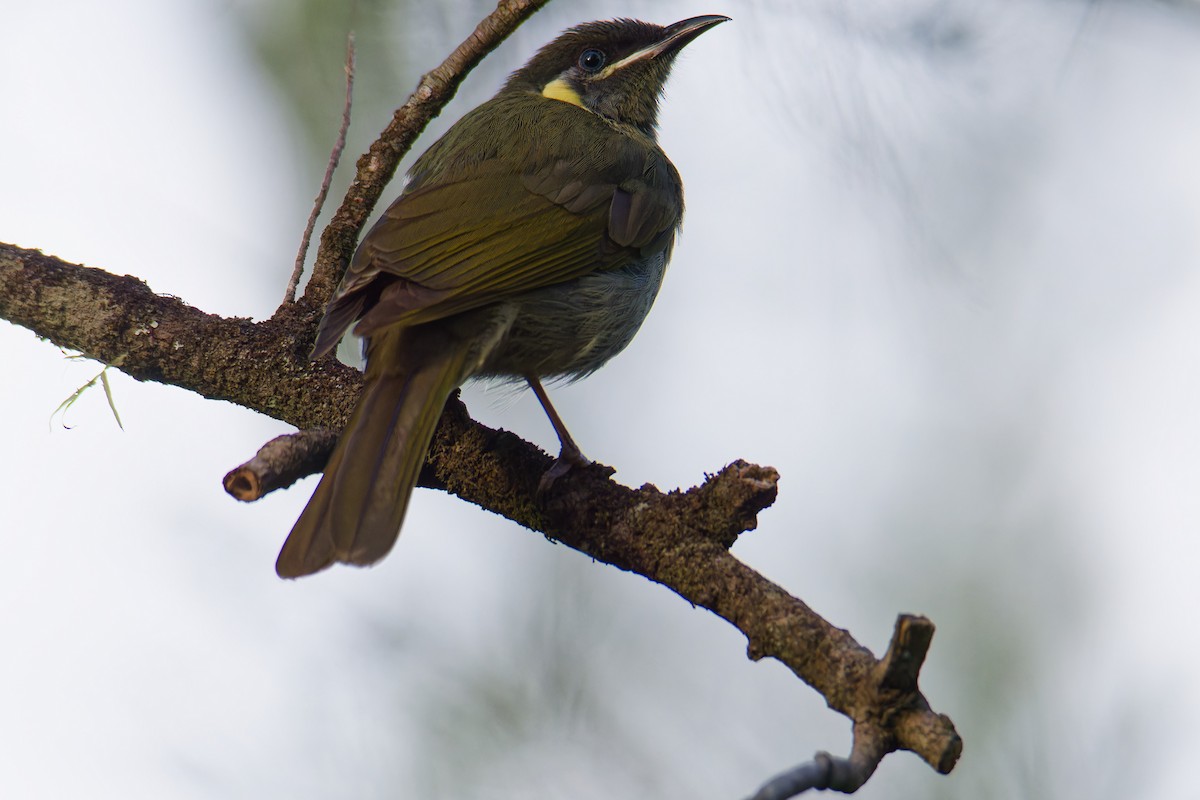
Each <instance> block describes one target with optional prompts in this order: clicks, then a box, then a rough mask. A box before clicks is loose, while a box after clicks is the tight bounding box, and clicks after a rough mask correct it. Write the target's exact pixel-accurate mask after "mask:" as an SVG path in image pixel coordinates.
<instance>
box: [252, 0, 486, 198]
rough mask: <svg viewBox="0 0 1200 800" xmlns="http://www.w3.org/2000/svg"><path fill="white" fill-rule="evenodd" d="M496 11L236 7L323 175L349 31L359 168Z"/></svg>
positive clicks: (299, 1) (390, 5)
mask: <svg viewBox="0 0 1200 800" xmlns="http://www.w3.org/2000/svg"><path fill="white" fill-rule="evenodd" d="M492 6H493V4H492V3H490V2H488V1H487V0H446V1H444V2H437V3H408V2H400V1H399V0H235V2H234V3H233V6H232V8H233V10H234V12H235V14H234V16H235V18H236V19H237V21H238V24H239V25H240V28H241V31H242V33H243V35H244V36H245V38H246V45H247V49H248V50H249V51H250V52H252V53H253V54H254V55H255V56H256V57H257V58H258V59H259V61H260V62H261V64H262V67H263V70H264V72H265V73H266V74H267V75H268V76H269V77H270V78H271V79H272V80H273V81H274V83H275V85H276V86H277V87H278V91H279V94H280V96H281V97H282V98H283V99H284V100H285V102H286V104H287V105H288V107H289V108H290V109H291V111H292V113H293V114H294V116H295V119H296V123H297V126H298V128H299V130H300V132H301V133H302V135H303V140H304V142H305V143H306V145H307V147H308V148H309V150H310V151H311V154H312V157H313V159H314V160H315V164H316V166H315V167H314V172H315V173H316V174H319V173H320V169H321V168H322V167H323V166H324V163H325V160H326V159H327V158H328V154H329V148H330V146H331V145H332V143H333V140H334V137H335V135H336V133H337V128H338V124H339V121H340V119H341V112H342V103H343V100H344V97H345V73H344V65H345V59H346V36H347V33H348V32H349V31H351V30H353V31H354V36H355V50H356V60H357V65H358V66H357V70H356V72H355V78H354V81H355V83H354V115H353V122H352V137H351V143H350V144H349V145H348V147H347V152H346V157H347V158H350V159H353V158H355V157H357V155H358V154H359V153H360V152H362V151H363V150H365V147H366V144H367V143H369V142H371V141H373V140H374V138H375V136H376V135H378V133H379V130H380V129H382V127H383V124H384V121H386V119H387V117H388V116H389V115H390V112H391V111H392V110H393V109H395V108H396V107H397V106H399V105H400V104H402V103H403V102H404V101H405V100H406V99H407V97H408V93H409V92H410V91H411V90H412V88H413V87H415V85H416V82H417V79H418V77H419V76H420V75H421V74H422V73H423V72H425V71H427V70H428V69H430V68H431V67H433V66H435V65H436V64H437V63H438V62H439V61H440V60H441V59H442V58H444V57H445V55H446V53H447V52H449V50H448V46H450V45H451V44H454V43H457V42H458V41H460V40H461V39H462V38H463V37H465V35H466V34H467V33H469V32H470V30H471V28H472V27H473V26H474V21H475V20H477V19H478V18H481V17H482V16H483V15H484V14H485V13H486V12H487V11H488V10H490V9H491V7H492ZM376 120H381V121H380V122H379V123H378V124H374V121H376ZM368 122H371V123H372V125H368V124H367V123H368ZM359 145H361V146H359Z"/></svg>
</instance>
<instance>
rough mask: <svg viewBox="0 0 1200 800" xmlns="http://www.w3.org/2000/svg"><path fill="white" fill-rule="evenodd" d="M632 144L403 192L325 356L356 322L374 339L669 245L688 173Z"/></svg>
mask: <svg viewBox="0 0 1200 800" xmlns="http://www.w3.org/2000/svg"><path fill="white" fill-rule="evenodd" d="M571 110H572V111H576V109H571ZM627 138H628V137H625V136H612V137H608V141H606V142H603V144H605V145H606V146H605V147H600V148H597V147H596V146H595V145H596V144H597V143H596V142H593V143H592V145H593V146H592V148H585V149H584V150H583V155H582V156H581V157H578V158H571V159H563V158H554V159H551V158H540V159H539V158H536V156H535V157H531V158H528V159H526V161H525V166H526V168H525V169H514V167H513V165H512V164H511V163H510V162H509V161H507V160H505V159H500V158H495V159H491V160H487V161H482V162H480V163H477V164H475V165H473V168H472V169H470V170H461V171H456V172H457V174H456V175H455V176H454V177H453V178H450V179H444V180H442V181H437V182H432V183H426V184H424V185H422V186H420V187H419V188H416V189H414V190H412V191H409V192H406V193H405V194H403V195H401V197H400V198H399V199H397V200H396V202H395V203H393V205H392V206H391V208H389V209H388V211H387V212H386V214H385V215H384V217H383V218H382V219H380V221H379V222H378V223H376V225H375V226H374V227H373V228H372V229H371V231H370V232H369V233H368V234H367V236H366V237H364V239H363V242H362V244H361V245H360V247H359V250H358V252H356V253H355V256H354V259H353V261H352V263H351V265H350V268H349V270H348V271H347V275H346V278H345V279H344V281H343V284H342V286H341V287H340V289H339V292H338V295H337V296H336V297H335V298H334V300H333V302H332V303H331V304H330V308H329V310H328V312H327V314H326V319H325V320H323V321H322V326H321V331H320V332H319V335H318V342H317V346H316V348H314V351H315V352H316V353H318V354H319V353H320V352H323V351H322V348H324V349H326V350H327V349H330V348H332V346H333V344H335V343H336V341H337V339H338V338H340V337H341V334H342V332H343V331H344V330H345V328H346V327H347V326H348V325H349V324H350V322H352V321H353V320H355V319H359V320H360V321H359V324H358V325H357V326H356V327H355V333H357V334H359V335H364V336H369V335H370V334H371V333H372V332H374V331H377V330H379V329H380V328H383V327H387V326H390V325H416V324H420V323H424V322H430V321H433V320H436V319H441V318H443V317H446V316H449V315H451V314H456V313H460V312H462V311H467V310H470V309H472V308H478V307H480V306H483V305H487V304H489V303H493V302H496V301H497V300H500V299H502V298H504V297H506V296H510V295H514V294H519V293H521V292H526V291H531V290H534V289H539V288H542V287H544V286H549V285H553V284H556V283H561V282H563V281H568V280H571V279H573V278H577V277H580V276H582V275H586V274H588V273H590V272H593V271H596V270H601V269H619V268H621V267H623V266H625V265H626V264H628V263H630V262H631V261H633V260H634V259H636V258H638V257H639V256H640V255H642V254H644V252H646V251H647V250H652V249H655V248H663V247H668V246H669V245H670V242H671V240H672V238H673V236H674V231H675V229H676V228H677V227H678V222H679V219H680V215H681V214H682V194H681V191H680V189H679V182H678V176H677V175H676V174H675V172H674V167H672V166H671V165H670V162H668V161H667V160H666V158H665V157H664V156H662V154H661V152H659V151H657V149H656V148H647V147H645V146H643V145H641V144H640V143H637V142H631V141H626V140H627ZM603 151H607V152H603ZM566 152H572V150H571V149H570V147H568V148H567V150H566ZM576 152H578V151H576ZM672 178H673V180H672Z"/></svg>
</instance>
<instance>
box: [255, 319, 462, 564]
mask: <svg viewBox="0 0 1200 800" xmlns="http://www.w3.org/2000/svg"><path fill="white" fill-rule="evenodd" d="M406 333H411V330H410V331H407V332H406V331H395V332H392V331H388V332H384V333H383V334H381V335H380V336H379V337H377V340H375V341H372V344H371V349H370V352H369V353H368V356H367V363H368V367H367V375H366V385H365V386H364V387H363V394H362V397H361V398H360V399H359V401H358V406H357V407H356V408H355V410H354V413H353V415H352V416H351V417H350V422H349V423H348V424H347V425H346V429H345V431H344V432H343V433H342V438H341V439H340V440H339V441H338V444H337V447H336V448H335V449H334V451H333V455H332V456H330V459H329V463H328V464H327V465H326V466H325V474H324V475H323V476H322V477H321V482H320V483H319V484H318V485H317V489H316V491H315V492H313V496H312V499H311V500H309V501H308V505H307V506H306V507H305V509H304V511H303V512H302V513H301V514H300V518H299V519H298V520H296V524H295V525H294V526H293V527H292V532H291V533H290V534H289V535H288V538H287V541H286V542H284V545H283V549H282V551H280V553H279V559H278V560H277V561H276V563H275V571H276V572H278V573H279V575H280V576H281V577H284V578H298V577H301V576H303V575H309V574H311V573H313V572H317V571H319V570H322V569H324V568H325V567H328V566H329V565H331V564H333V563H335V562H343V563H346V564H356V565H359V566H365V565H367V564H373V563H375V562H376V561H378V560H379V559H381V558H383V557H384V556H385V555H387V553H388V551H389V550H391V549H392V545H394V544H395V543H396V538H397V537H398V536H399V535H400V524H401V523H402V522H403V521H404V512H405V510H406V509H407V508H408V499H409V497H410V496H411V495H412V490H413V487H414V486H415V485H416V483H417V476H418V474H419V473H420V471H421V466H422V464H424V462H425V456H426V454H427V452H428V450H429V442H430V440H431V439H432V438H433V431H434V429H435V428H436V427H437V421H438V418H439V417H440V416H441V413H442V408H443V406H444V405H445V404H446V398H447V397H449V396H450V392H452V391H454V389H455V388H456V387H457V386H458V385H459V383H460V382H461V381H462V379H463V374H462V372H463V364H464V362H465V361H466V351H465V348H463V347H462V346H457V347H456V346H446V345H447V343H446V342H445V341H444V340H443V341H442V342H441V343H440V344H441V346H436V345H437V344H439V343H430V342H428V341H413V340H414V339H417V338H419V337H417V336H411V335H409V336H406V335H405V334H406ZM439 338H440V337H439ZM431 344H433V345H434V346H430V345H431Z"/></svg>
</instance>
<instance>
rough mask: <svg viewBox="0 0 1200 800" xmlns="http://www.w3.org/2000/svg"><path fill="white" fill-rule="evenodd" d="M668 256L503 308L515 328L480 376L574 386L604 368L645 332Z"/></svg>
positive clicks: (509, 302)
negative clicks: (524, 378)
mask: <svg viewBox="0 0 1200 800" xmlns="http://www.w3.org/2000/svg"><path fill="white" fill-rule="evenodd" d="M668 252H669V250H663V251H660V252H656V253H654V254H652V255H649V256H647V257H645V258H642V259H640V260H638V261H635V262H633V263H632V264H628V265H626V266H624V267H622V268H620V269H615V270H606V271H602V272H595V273H591V274H588V275H585V276H583V277H581V278H576V279H575V280H571V281H566V282H565V283H560V284H556V285H554V286H548V287H546V288H543V289H538V290H536V291H533V292H528V293H526V294H522V295H517V296H516V297H513V298H509V299H508V300H506V301H504V303H503V305H506V306H508V309H507V310H508V311H509V313H510V314H511V315H512V316H511V318H512V323H511V325H510V326H509V328H508V331H507V335H506V336H505V337H504V338H503V340H502V341H500V342H498V343H497V345H496V347H495V348H494V349H493V350H492V352H491V353H490V354H489V355H488V357H487V358H486V359H485V360H484V362H483V364H482V367H481V368H480V369H479V371H478V373H477V374H478V375H480V376H481V377H508V376H524V375H533V376H535V377H539V378H556V377H566V378H571V379H574V378H582V377H584V376H585V375H588V374H590V373H592V372H595V371H596V370H598V369H600V367H602V366H604V364H605V363H607V362H608V360H609V359H611V358H612V357H613V356H615V355H616V354H617V353H619V352H621V351H622V350H624V349H625V347H626V345H628V344H629V342H630V341H632V339H633V337H634V335H635V334H636V333H637V332H638V329H639V328H640V327H641V326H642V322H643V320H645V319H646V315H647V314H648V313H649V312H650V306H652V305H653V304H654V298H655V297H657V296H658V290H659V287H660V286H661V285H662V280H663V275H664V274H665V272H666V268H667V255H668Z"/></svg>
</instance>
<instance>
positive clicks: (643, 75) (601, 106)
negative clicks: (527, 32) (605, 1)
mask: <svg viewBox="0 0 1200 800" xmlns="http://www.w3.org/2000/svg"><path fill="white" fill-rule="evenodd" d="M728 20H729V17H724V16H720V15H708V16H702V17H692V18H691V19H685V20H682V21H680V22H676V23H675V24H674V25H667V26H665V27H664V26H662V25H654V24H652V23H649V22H639V21H637V20H632V19H618V20H610V21H603V22H587V23H584V24H582V25H578V26H576V27H574V28H571V29H570V30H567V31H565V32H563V34H562V35H560V36H559V37H558V38H557V39H555V40H554V41H552V42H550V43H549V44H548V45H546V46H545V47H543V48H542V49H541V50H539V51H538V52H537V54H536V55H534V57H533V58H531V59H530V60H529V63H527V64H526V65H525V66H523V67H521V68H520V69H519V70H517V71H516V72H514V73H513V74H512V76H511V77H509V79H508V83H507V84H506V85H505V90H518V91H536V92H539V93H541V94H542V95H544V96H545V97H548V98H552V99H554V100H561V101H564V102H567V103H571V104H572V105H576V106H579V107H581V108H584V109H587V110H588V111H591V112H593V113H595V114H599V115H600V116H603V117H607V118H608V119H611V120H613V121H614V122H617V123H621V124H625V125H631V126H633V127H635V128H638V129H639V130H641V131H643V132H644V133H646V134H647V135H648V136H650V137H653V136H654V132H655V126H656V124H657V122H658V99H659V97H660V95H661V94H662V90H663V85H664V84H665V83H666V81H667V76H668V75H669V74H670V72H671V64H672V63H673V62H674V61H675V56H676V55H677V54H678V53H679V51H680V50H682V49H683V47H684V46H685V45H686V44H687V43H688V42H690V41H692V40H693V39H695V38H696V37H697V36H699V35H700V34H701V33H703V32H704V31H706V30H708V29H709V28H711V27H713V26H714V25H717V24H719V23H721V22H726V21H728Z"/></svg>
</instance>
